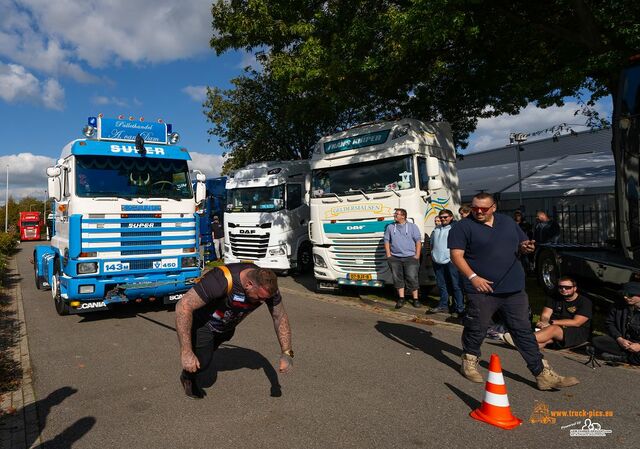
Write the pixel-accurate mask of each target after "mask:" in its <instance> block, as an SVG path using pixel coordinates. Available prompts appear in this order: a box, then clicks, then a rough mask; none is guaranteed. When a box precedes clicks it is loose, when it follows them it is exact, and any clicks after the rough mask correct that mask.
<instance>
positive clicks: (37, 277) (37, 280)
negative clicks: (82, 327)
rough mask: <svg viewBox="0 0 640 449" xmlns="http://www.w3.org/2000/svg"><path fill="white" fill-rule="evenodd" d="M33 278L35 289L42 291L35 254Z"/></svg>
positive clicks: (34, 254)
mask: <svg viewBox="0 0 640 449" xmlns="http://www.w3.org/2000/svg"><path fill="white" fill-rule="evenodd" d="M33 278H34V280H35V281H36V288H37V289H38V290H44V287H43V286H42V280H41V279H40V276H38V261H37V259H36V253H33Z"/></svg>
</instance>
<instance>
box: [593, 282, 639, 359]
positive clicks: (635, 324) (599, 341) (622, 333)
mask: <svg viewBox="0 0 640 449" xmlns="http://www.w3.org/2000/svg"><path fill="white" fill-rule="evenodd" d="M622 295H623V297H624V302H618V303H617V304H616V305H615V306H614V307H613V308H612V309H611V311H610V312H609V315H608V316H607V319H606V320H605V322H604V323H605V327H606V329H607V334H608V335H602V336H598V337H594V338H593V346H594V347H595V349H596V351H598V352H600V353H601V354H600V357H601V358H602V359H603V360H606V361H609V362H620V363H630V364H632V365H640V282H628V283H626V284H625V285H624V286H623V293H622Z"/></svg>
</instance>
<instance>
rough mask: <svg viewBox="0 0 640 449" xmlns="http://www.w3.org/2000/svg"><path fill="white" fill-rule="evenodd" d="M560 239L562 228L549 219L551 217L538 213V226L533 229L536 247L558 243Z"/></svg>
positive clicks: (541, 211) (541, 212) (543, 212)
mask: <svg viewBox="0 0 640 449" xmlns="http://www.w3.org/2000/svg"><path fill="white" fill-rule="evenodd" d="M559 239H560V226H559V225H558V223H556V222H555V221H553V220H552V219H551V218H549V215H548V214H547V213H546V212H545V211H543V210H539V211H538V212H536V224H535V226H534V227H533V240H535V241H536V245H540V244H544V243H558V240H559Z"/></svg>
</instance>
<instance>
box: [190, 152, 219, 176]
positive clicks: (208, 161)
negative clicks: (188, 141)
mask: <svg viewBox="0 0 640 449" xmlns="http://www.w3.org/2000/svg"><path fill="white" fill-rule="evenodd" d="M189 155H191V161H189V168H190V169H191V170H200V171H201V172H202V173H204V174H205V175H206V176H207V178H216V177H218V176H220V170H222V164H224V161H225V158H224V157H222V156H221V155H219V154H208V153H198V152H197V151H189Z"/></svg>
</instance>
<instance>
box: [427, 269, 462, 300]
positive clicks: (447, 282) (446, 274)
mask: <svg viewBox="0 0 640 449" xmlns="http://www.w3.org/2000/svg"><path fill="white" fill-rule="evenodd" d="M433 272H434V273H435V275H436V284H437V285H438V290H440V302H439V303H438V308H439V309H448V308H449V291H450V290H452V291H453V301H454V305H455V309H456V310H455V311H456V312H458V313H462V312H464V296H463V295H462V289H461V288H460V277H459V275H458V269H457V268H456V267H455V265H453V263H452V262H449V263H442V264H441V263H435V262H433Z"/></svg>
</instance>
